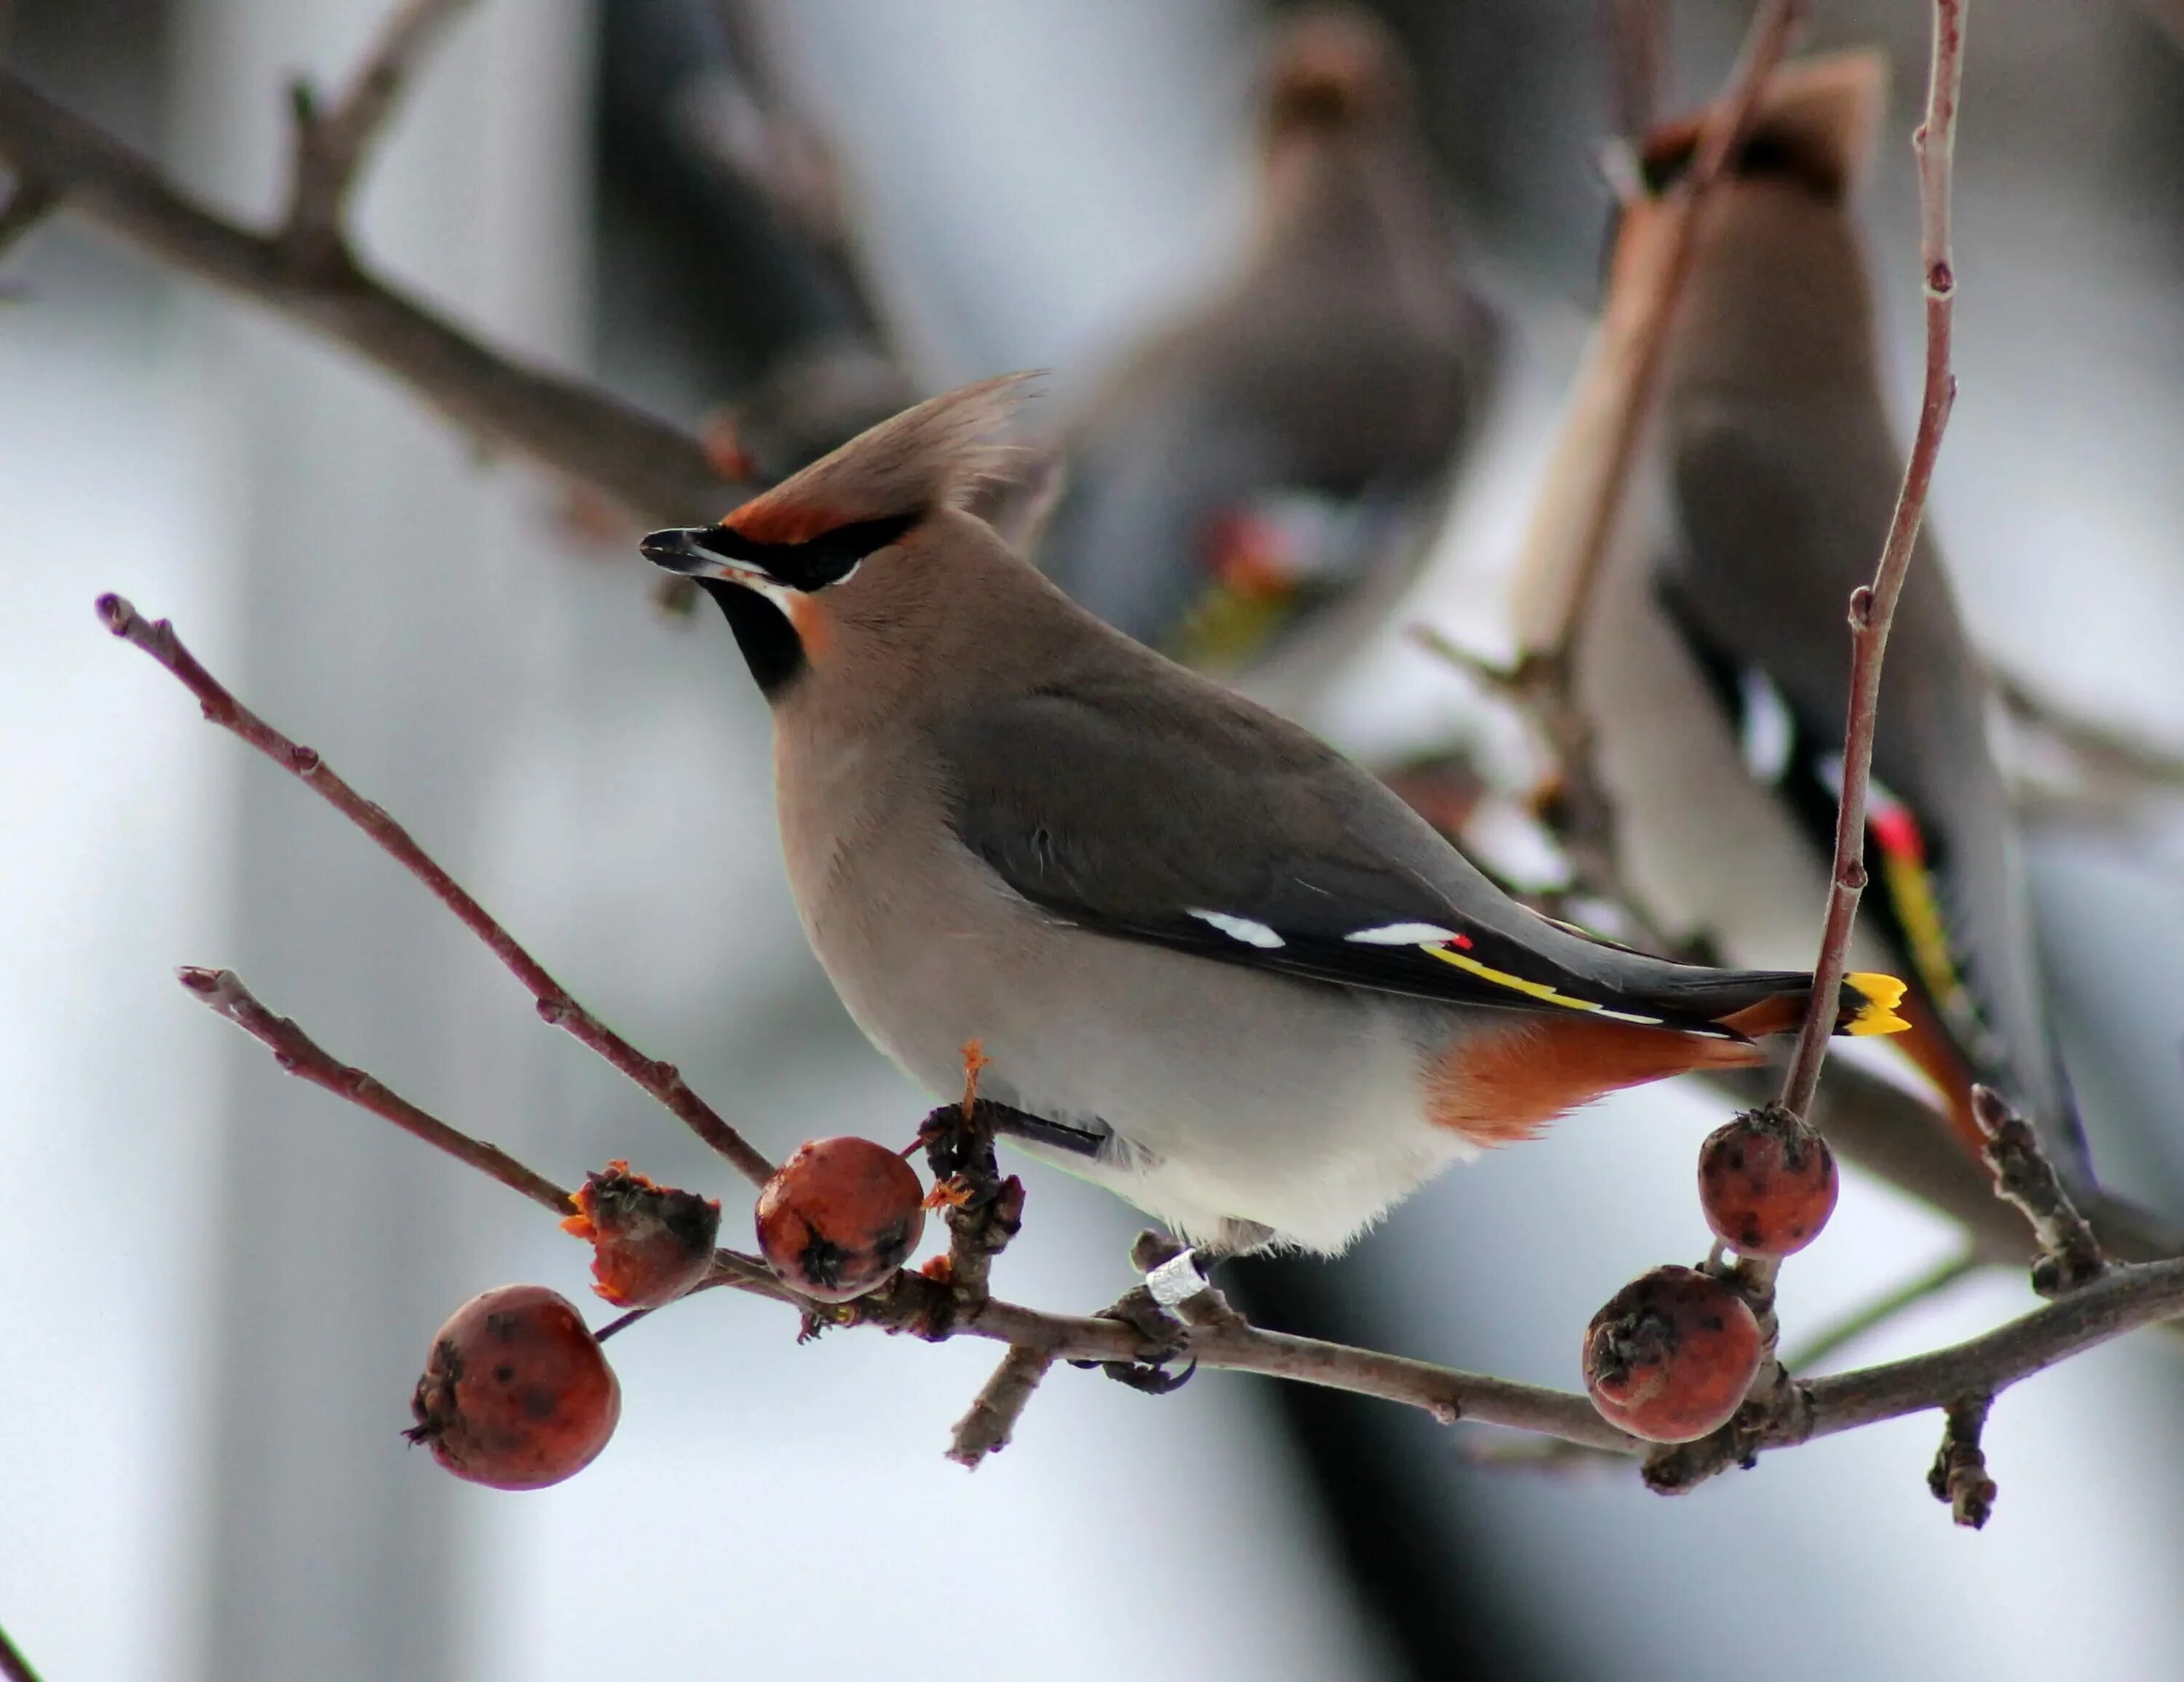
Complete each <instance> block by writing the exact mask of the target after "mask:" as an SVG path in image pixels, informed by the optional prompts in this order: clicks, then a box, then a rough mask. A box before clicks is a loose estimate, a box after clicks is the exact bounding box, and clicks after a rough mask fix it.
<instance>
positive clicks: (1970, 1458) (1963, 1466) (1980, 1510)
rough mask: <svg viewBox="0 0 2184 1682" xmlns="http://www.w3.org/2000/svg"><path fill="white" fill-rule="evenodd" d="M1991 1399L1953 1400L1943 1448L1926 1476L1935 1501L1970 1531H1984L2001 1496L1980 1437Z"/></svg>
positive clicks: (1927, 1484) (1977, 1397) (1948, 1414)
mask: <svg viewBox="0 0 2184 1682" xmlns="http://www.w3.org/2000/svg"><path fill="white" fill-rule="evenodd" d="M1993 1401H1994V1399H1993V1398H1992V1396H1985V1395H1978V1396H1967V1397H1965V1398H1964V1399H1963V1400H1961V1401H1953V1402H1951V1403H1950V1404H1949V1406H1948V1409H1947V1422H1948V1423H1947V1424H1946V1425H1944V1426H1943V1428H1942V1446H1941V1447H1940V1449H1939V1450H1937V1451H1936V1453H1935V1455H1934V1464H1933V1466H1932V1468H1931V1469H1930V1470H1929V1471H1928V1472H1927V1473H1926V1487H1927V1489H1929V1490H1931V1491H1932V1492H1933V1496H1934V1499H1935V1500H1936V1501H1942V1502H1944V1503H1946V1504H1947V1507H1948V1509H1949V1515H1950V1517H1951V1518H1953V1519H1955V1520H1956V1522H1957V1523H1958V1524H1961V1525H1963V1526H1964V1528H1965V1529H1972V1530H1979V1529H1985V1528H1986V1521H1987V1520H1988V1519H1989V1518H1992V1517H1993V1516H1994V1500H1995V1496H1996V1495H1997V1494H1998V1493H1999V1491H1998V1490H1997V1488H1996V1485H1995V1481H1994V1479H1992V1478H1990V1477H1988V1476H1987V1474H1986V1454H1985V1453H1984V1452H1983V1451H1981V1448H1980V1434H1981V1431H1983V1430H1984V1429H1986V1414H1987V1409H1988V1408H1989V1407H1990V1406H1992V1405H1993Z"/></svg>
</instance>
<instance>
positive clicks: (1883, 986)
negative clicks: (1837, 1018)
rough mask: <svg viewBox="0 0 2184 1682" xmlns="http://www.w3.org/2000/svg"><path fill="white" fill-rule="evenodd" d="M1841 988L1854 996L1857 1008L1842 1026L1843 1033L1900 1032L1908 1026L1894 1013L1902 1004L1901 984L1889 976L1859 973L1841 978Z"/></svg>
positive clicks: (1908, 1026)
mask: <svg viewBox="0 0 2184 1682" xmlns="http://www.w3.org/2000/svg"><path fill="white" fill-rule="evenodd" d="M1843 985H1844V986H1845V987H1847V988H1849V989H1851V990H1852V991H1853V992H1854V993H1856V994H1858V1008H1857V1009H1856V1010H1854V1011H1852V1013H1851V1017H1850V1020H1849V1021H1848V1022H1846V1023H1845V1024H1844V1025H1843V1028H1842V1032H1844V1033H1856V1034H1866V1033H1904V1032H1906V1031H1907V1030H1908V1028H1910V1026H1911V1024H1910V1023H1909V1022H1906V1021H1904V1020H1903V1017H1901V1016H1897V1014H1896V1007H1897V1005H1900V1004H1902V1003H1903V991H1904V988H1903V983H1902V982H1900V981H1898V980H1897V978H1896V977H1894V976H1892V975H1876V974H1874V973H1872V972H1869V971H1859V972H1857V973H1854V974H1852V975H1847V976H1845V977H1843Z"/></svg>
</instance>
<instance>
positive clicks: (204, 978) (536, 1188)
mask: <svg viewBox="0 0 2184 1682" xmlns="http://www.w3.org/2000/svg"><path fill="white" fill-rule="evenodd" d="M175 979H176V980H177V981H179V982H181V984H182V985H183V987H185V988H186V989H188V991H189V992H190V993H191V994H192V996H194V997H195V998H196V999H197V1000H198V1002H199V1003H200V1004H202V1005H205V1006H206V1007H207V1008H208V1009H209V1010H211V1011H214V1012H216V1013H217V1014H218V1015H220V1016H226V1018H227V1019H228V1021H230V1022H233V1023H234V1024H235V1025H236V1026H237V1028H241V1029H242V1031H243V1032H244V1033H247V1034H248V1035H249V1036H250V1037H251V1038H252V1039H255V1040H257V1041H258V1042H259V1044H263V1045H264V1046H265V1049H266V1050H269V1051H270V1052H271V1053H272V1054H273V1061H275V1062H276V1063H278V1064H280V1066H281V1067H282V1068H283V1069H285V1070H287V1072H289V1073H290V1074H292V1075H294V1076H295V1077H296V1078H298V1079H299V1080H307V1081H309V1082H310V1083H311V1084H312V1085H314V1086H322V1087H324V1088H325V1089H326V1090H327V1091H328V1092H331V1093H332V1094H334V1095H335V1096H336V1097H337V1098H346V1099H347V1100H348V1101H349V1102H350V1103H352V1104H354V1105H356V1106H358V1107H359V1108H361V1109H365V1110H369V1111H370V1112H371V1113H372V1114H373V1115H375V1116H377V1117H380V1118H381V1119H382V1120H383V1121H389V1122H393V1123H394V1125H395V1126H396V1127H398V1128H401V1129H402V1131H403V1132H404V1133H408V1134H409V1136H410V1137H411V1138H412V1139H423V1140H424V1141H425V1143H426V1144H427V1145H431V1146H432V1148H433V1149H434V1150H444V1151H446V1152H447V1153H448V1156H452V1157H454V1159H455V1160H456V1161H458V1162H464V1163H467V1164H468V1165H469V1166H470V1167H473V1168H476V1170H477V1171H478V1172H480V1173H482V1174H484V1175H486V1176H487V1177H488V1178H493V1179H496V1180H499V1182H500V1183H501V1184H503V1185H504V1186H506V1187H508V1188H509V1189H510V1190H511V1191H520V1192H521V1193H522V1194H523V1195H525V1196H526V1197H527V1198H529V1199H530V1200H532V1202H533V1203H536V1204H538V1205H539V1206H541V1207H543V1208H546V1209H550V1210H552V1211H554V1217H555V1218H557V1219H558V1218H560V1217H562V1216H565V1215H566V1214H567V1213H568V1212H569V1194H568V1193H567V1192H566V1191H565V1190H564V1189H562V1188H561V1187H560V1186H558V1185H556V1184H554V1182H553V1181H551V1180H549V1179H548V1178H546V1177H545V1176H544V1175H543V1174H541V1173H538V1172H536V1171H535V1170H533V1169H531V1168H526V1167H524V1165H523V1164H522V1163H521V1162H519V1161H516V1160H515V1158H514V1157H513V1156H510V1155H509V1154H508V1153H507V1152H506V1151H505V1150H502V1149H501V1148H500V1147H499V1145H488V1144H487V1143H486V1142H485V1141H484V1140H482V1139H472V1138H471V1136H470V1135H469V1134H468V1133H460V1132H458V1131H457V1130H456V1129H455V1128H451V1127H449V1126H448V1124H447V1123H446V1122H443V1121H441V1120H440V1119H439V1118H438V1117H435V1116H431V1115H427V1114H426V1112H425V1111H422V1110H421V1109H419V1108H418V1107H417V1106H415V1104H412V1103H411V1102H409V1100H408V1099H406V1098H402V1097H399V1096H398V1095H397V1094H394V1093H393V1092H390V1091H389V1090H388V1089H387V1088H386V1087H384V1086H382V1085H381V1084H380V1083H379V1082H378V1081H376V1080H375V1079H373V1078H371V1077H370V1075H368V1074H366V1073H365V1072H364V1071H363V1070H362V1069H357V1068H352V1067H349V1066H348V1064H347V1063H344V1062H342V1061H338V1060H337V1059H336V1058H335V1057H333V1056H332V1055H330V1054H329V1053H328V1052H326V1050H323V1049H321V1048H320V1045H319V1044H318V1042H317V1041H315V1040H314V1039H312V1038H311V1037H310V1036H309V1034H307V1033H304V1030H303V1029H301V1028H298V1027H297V1026H296V1024H295V1023H294V1022H291V1021H290V1020H289V1019H288V1018H287V1017H286V1016H275V1015H274V1014H273V1012H272V1011H269V1010H267V1009H266V1008H265V1005H261V1004H259V1002H258V1000H257V999H256V998H255V997H254V996H253V994H252V993H251V991H250V989H248V988H247V987H245V986H244V985H243V984H242V977H239V976H237V974H236V973H235V972H234V971H233V970H212V969H200V968H198V967H197V966H194V965H186V966H183V967H182V968H181V969H178V970H176V971H175Z"/></svg>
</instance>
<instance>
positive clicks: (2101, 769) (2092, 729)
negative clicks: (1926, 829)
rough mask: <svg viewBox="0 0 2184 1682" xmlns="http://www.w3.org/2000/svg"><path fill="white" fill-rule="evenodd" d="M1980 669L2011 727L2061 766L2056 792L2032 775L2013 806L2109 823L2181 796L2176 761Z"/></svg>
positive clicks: (2013, 679)
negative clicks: (1990, 681)
mask: <svg viewBox="0 0 2184 1682" xmlns="http://www.w3.org/2000/svg"><path fill="white" fill-rule="evenodd" d="M1988 670H1989V673H1990V675H1991V676H1992V679H1993V682H1994V687H1995V692H1996V693H1997V694H1998V695H1999V696H2000V697H2001V699H2002V703H2003V706H2004V707H2005V708H2006V709H2007V710H2008V711H2009V716H2010V719H2011V721H2012V722H2013V723H2014V724H2015V725H2016V726H2017V727H2018V728H2019V729H2020V731H2021V732H2024V733H2025V735H2027V736H2028V737H2031V738H2034V739H2036V740H2041V741H2043V742H2045V743H2046V744H2048V745H2049V746H2051V747H2052V749H2054V750H2055V753H2056V755H2057V757H2059V759H2060V760H2062V761H2063V762H2064V766H2066V767H2067V770H2066V771H2064V773H2063V775H2062V777H2060V779H2059V783H2058V786H2053V787H2051V786H2049V785H2048V782H2047V781H2046V779H2044V778H2042V777H2041V776H2039V775H2037V774H2035V775H2032V776H2030V777H2022V778H2021V780H2020V788H2019V790H2018V799H2019V801H2020V806H2022V807H2024V808H2025V809H2027V810H2031V811H2034V812H2040V811H2042V810H2053V811H2055V812H2058V813H2059V814H2060V815H2062V816H2070V815H2073V814H2074V813H2076V812H2079V811H2087V812H2090V813H2092V814H2093V815H2094V816H2097V817H2098V818H2099V819H2101V820H2103V822H2109V823H2113V822H2114V821H2115V820H2116V819H2117V817H2118V816H2120V815H2122V814H2124V813H2126V812H2128V811H2130V810H2131V809H2133V808H2134V807H2136V806H2138V805H2142V804H2143V803H2144V802H2146V801H2147V800H2148V799H2168V800H2171V801H2174V800H2176V799H2178V798H2180V797H2184V754H2179V753H2177V752H2176V751H2175V750H2174V749H2169V748H2166V747H2164V746H2163V745H2161V744H2158V743H2154V742H2150V741H2148V740H2146V739H2144V738H2142V737H2141V736H2139V735H2138V734H2137V732H2134V731H2132V730H2131V729H2130V728H2129V727H2126V726H2122V725H2118V724H2114V723H2112V722H2110V721H2107V720H2104V719H2098V718H2095V717H2092V716H2090V715H2088V714H2087V713H2084V712H2081V711H2079V710H2076V709H2075V708H2073V707H2071V706H2070V705H2068V704H2067V703H2065V702H2063V701H2061V700H2059V699H2056V698H2055V697H2054V696H2053V695H2051V694H2049V693H2047V692H2046V691H2045V690H2043V689H2041V688H2038V687H2037V686H2036V685H2035V684H2033V683H2032V682H2031V681H2030V680H2028V679H2026V678H2025V677H2021V676H2020V675H2018V674H2016V673H2014V672H2009V671H1999V670H1997V669H1995V668H1994V667H1992V666H1990V667H1989V668H1988Z"/></svg>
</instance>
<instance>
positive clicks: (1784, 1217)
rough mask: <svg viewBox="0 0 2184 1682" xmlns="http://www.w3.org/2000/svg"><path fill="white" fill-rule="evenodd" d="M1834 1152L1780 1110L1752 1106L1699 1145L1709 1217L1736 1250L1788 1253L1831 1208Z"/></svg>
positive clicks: (1815, 1230)
mask: <svg viewBox="0 0 2184 1682" xmlns="http://www.w3.org/2000/svg"><path fill="white" fill-rule="evenodd" d="M1837 1189H1838V1180H1837V1177H1836V1155H1835V1152H1834V1151H1832V1150H1829V1149H1828V1142H1827V1140H1825V1139H1822V1138H1821V1137H1820V1136H1819V1133H1815V1132H1814V1130H1813V1129H1812V1128H1809V1127H1808V1126H1806V1125H1805V1123H1804V1122H1801V1121H1799V1120H1798V1119H1797V1117H1795V1116H1792V1115H1791V1114H1790V1113H1789V1112H1788V1111H1784V1110H1778V1109H1775V1108H1773V1107H1772V1106H1769V1108H1767V1109H1764V1110H1750V1111H1746V1112H1745V1113H1744V1114H1743V1115H1741V1116H1739V1117H1736V1120H1734V1121H1732V1122H1727V1123H1725V1124H1724V1125H1723V1126H1721V1127H1719V1128H1715V1129H1714V1130H1713V1133H1709V1134H1708V1136H1707V1142H1706V1143H1705V1144H1704V1145H1701V1146H1700V1147H1699V1204H1700V1206H1701V1207H1702V1208H1703V1209H1704V1210H1705V1211H1706V1219H1707V1224H1708V1226H1710V1227H1712V1228H1713V1231H1714V1236H1715V1237H1716V1238H1719V1239H1720V1240H1721V1241H1722V1242H1723V1243H1724V1244H1725V1245H1728V1246H1729V1247H1730V1249H1731V1250H1735V1251H1736V1253H1737V1254H1738V1255H1740V1256H1770V1257H1775V1258H1780V1257H1781V1256H1793V1255H1795V1254H1796V1253H1797V1251H1798V1250H1802V1249H1803V1248H1804V1247H1805V1246H1806V1245H1808V1244H1810V1243H1811V1242H1812V1241H1813V1240H1814V1239H1816V1238H1818V1237H1819V1235H1820V1228H1823V1227H1825V1225H1827V1223H1828V1217H1829V1216H1830V1215H1831V1214H1833V1213H1834V1212H1835V1206H1836V1191H1837Z"/></svg>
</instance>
